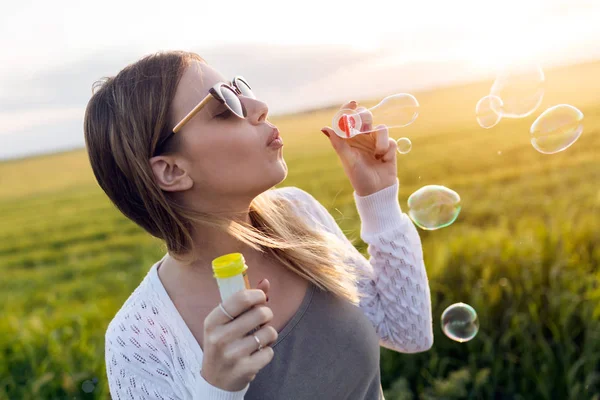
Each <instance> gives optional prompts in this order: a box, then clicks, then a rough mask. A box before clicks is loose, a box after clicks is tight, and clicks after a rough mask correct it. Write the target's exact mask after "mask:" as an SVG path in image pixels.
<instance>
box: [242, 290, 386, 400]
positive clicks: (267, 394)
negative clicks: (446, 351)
mask: <svg viewBox="0 0 600 400" xmlns="http://www.w3.org/2000/svg"><path fill="white" fill-rule="evenodd" d="M272 347H273V350H274V352H275V356H274V357H273V360H271V362H270V363H269V364H268V365H267V366H265V367H264V368H263V369H262V370H260V371H259V373H258V374H257V375H256V377H255V378H254V380H253V381H252V382H250V387H249V389H248V392H247V393H246V395H245V396H244V399H245V400H259V399H260V400H287V399H291V400H292V399H293V400H305V399H306V400H315V399H335V400H338V399H339V400H342V399H352V400H362V399H364V400H381V399H383V392H382V389H381V380H380V370H379V351H380V350H379V337H378V336H377V333H376V332H375V328H374V327H373V325H372V324H371V322H370V321H369V319H368V318H367V317H366V316H365V315H364V313H363V311H362V310H361V309H360V308H358V307H356V306H354V305H352V304H351V303H349V302H347V301H343V300H341V299H339V298H337V297H335V296H334V295H333V294H331V293H329V292H325V291H322V290H320V289H319V288H318V287H316V286H315V285H314V284H313V283H310V282H309V288H308V290H307V291H306V295H305V296H304V300H303V301H302V304H301V305H300V308H299V309H298V311H297V312H296V314H295V315H294V316H293V317H292V319H291V320H290V321H289V322H288V323H287V324H286V325H285V326H284V328H283V329H282V330H281V332H279V337H278V339H277V341H276V342H275V343H274V344H273V345H272Z"/></svg>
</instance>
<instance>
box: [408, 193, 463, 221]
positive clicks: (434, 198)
mask: <svg viewBox="0 0 600 400" xmlns="http://www.w3.org/2000/svg"><path fill="white" fill-rule="evenodd" d="M460 209H461V204H460V196H459V195H458V193H456V192H455V191H454V190H451V189H448V188H447V187H445V186H440V185H427V186H423V187H422V188H420V189H419V190H417V191H416V192H414V193H413V194H411V195H410V197H409V198H408V215H409V217H410V218H411V219H412V220H413V222H414V223H415V224H416V225H417V226H418V227H419V228H421V229H425V230H436V229H440V228H444V227H446V226H449V225H451V224H452V223H453V222H454V221H456V218H458V214H459V213H460Z"/></svg>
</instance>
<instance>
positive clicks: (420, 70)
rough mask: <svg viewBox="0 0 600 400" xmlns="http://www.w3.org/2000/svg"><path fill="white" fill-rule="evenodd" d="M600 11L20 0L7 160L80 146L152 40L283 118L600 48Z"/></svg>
mask: <svg viewBox="0 0 600 400" xmlns="http://www.w3.org/2000/svg"><path fill="white" fill-rule="evenodd" d="M599 15H600V1H598V0H565V1H563V0H561V1H558V0H502V1H500V0H497V1H488V0H454V1H451V2H448V1H442V0H421V1H414V0H411V1H405V0H396V1H393V2H392V1H389V0H369V1H368V2H364V1H362V2H352V1H345V2H339V1H333V0H332V1H329V0H319V1H315V0H303V1H301V2H297V3H295V5H294V6H292V3H290V2H284V1H281V0H274V1H272V0H254V1H251V0H246V1H226V2H223V1H209V0H208V1H207V0H204V1H195V2H191V1H180V0H172V1H169V2H164V1H161V2H158V1H150V0H145V1H137V0H127V1H124V0H119V1H115V0H103V1H102V2H91V1H79V0H77V1H75V0H62V1H61V0H57V1H52V2H47V1H40V0H37V1H34V0H21V1H19V2H17V1H13V2H12V3H8V4H2V6H0V48H1V49H3V50H4V51H2V52H0V159H11V158H17V157H22V156H26V155H32V154H40V153H47V152H54V151H59V150H64V149H70V148H76V147H83V146H84V139H83V130H82V126H83V114H84V110H85V106H86V104H87V102H88V100H89V98H90V96H91V87H92V84H93V82H94V81H95V80H98V79H100V78H101V77H103V76H112V75H115V74H116V73H118V72H119V70H120V69H122V68H123V67H125V66H126V65H127V64H129V63H132V62H135V61H136V60H137V59H139V58H141V57H142V56H144V55H146V54H149V53H153V52H157V51H163V50H172V49H177V50H189V51H195V52H197V53H198V54H200V55H201V56H202V57H203V58H204V59H206V60H207V62H208V63H209V64H211V65H212V66H213V67H215V68H217V69H218V70H219V71H221V72H222V73H223V74H224V75H225V76H226V77H233V76H234V75H238V74H239V75H243V76H244V77H245V78H246V79H248V81H249V82H250V84H251V85H252V87H253V89H254V91H255V93H256V94H257V95H258V97H259V98H261V99H262V100H264V101H266V102H267V104H268V105H269V109H270V113H271V114H273V115H276V114H281V113H289V112H294V111H302V110H306V109H311V108H316V107H321V106H329V105H335V104H340V105H341V104H342V103H344V102H345V101H347V100H348V99H350V98H355V99H356V98H358V99H360V98H366V97H373V96H382V97H384V96H386V95H389V94H393V93H398V92H411V91H418V90H421V89H427V88H432V87H437V86H440V85H451V84H453V83H459V82H467V81H470V80H477V79H484V78H485V79H488V78H489V77H493V76H494V74H495V73H497V71H499V70H501V69H502V68H506V67H508V66H515V65H519V64H522V63H527V62H537V63H539V64H540V65H542V67H548V66H552V65H564V64H570V63H575V62H580V61H588V60H595V59H600V24H598V23H597V19H598V16H599ZM229 79H230V78H229Z"/></svg>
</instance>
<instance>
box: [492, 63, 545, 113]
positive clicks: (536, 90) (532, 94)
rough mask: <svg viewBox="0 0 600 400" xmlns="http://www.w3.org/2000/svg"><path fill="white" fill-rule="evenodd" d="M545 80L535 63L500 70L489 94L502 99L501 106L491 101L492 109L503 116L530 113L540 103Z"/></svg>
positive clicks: (542, 72) (540, 69)
mask: <svg viewBox="0 0 600 400" xmlns="http://www.w3.org/2000/svg"><path fill="white" fill-rule="evenodd" d="M545 80H546V78H545V75H544V71H543V70H542V68H541V67H540V66H539V65H536V64H534V65H525V66H521V67H520V68H518V69H517V68H515V69H510V70H509V69H507V70H504V71H502V72H501V73H500V74H498V76H497V77H496V80H495V81H494V84H493V85H492V88H491V90H490V95H493V96H496V97H499V98H500V99H501V100H502V106H500V107H498V105H497V104H496V103H495V102H492V103H491V107H492V109H493V110H494V111H495V112H496V113H497V114H498V115H500V116H501V117H504V118H524V117H527V116H529V115H531V114H532V113H533V112H534V111H535V110H537V108H538V107H539V106H540V104H541V103H542V99H543V97H544V84H545Z"/></svg>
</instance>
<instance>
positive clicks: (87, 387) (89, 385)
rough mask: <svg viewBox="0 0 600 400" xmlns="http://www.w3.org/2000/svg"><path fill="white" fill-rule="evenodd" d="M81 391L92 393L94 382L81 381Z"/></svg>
mask: <svg viewBox="0 0 600 400" xmlns="http://www.w3.org/2000/svg"><path fill="white" fill-rule="evenodd" d="M81 389H82V390H83V391H84V392H85V393H92V392H93V391H94V389H95V386H94V382H92V381H90V380H85V381H83V383H82V384H81Z"/></svg>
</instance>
